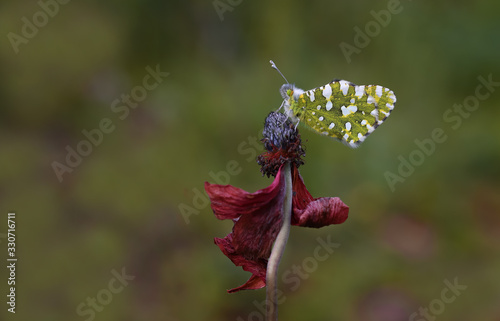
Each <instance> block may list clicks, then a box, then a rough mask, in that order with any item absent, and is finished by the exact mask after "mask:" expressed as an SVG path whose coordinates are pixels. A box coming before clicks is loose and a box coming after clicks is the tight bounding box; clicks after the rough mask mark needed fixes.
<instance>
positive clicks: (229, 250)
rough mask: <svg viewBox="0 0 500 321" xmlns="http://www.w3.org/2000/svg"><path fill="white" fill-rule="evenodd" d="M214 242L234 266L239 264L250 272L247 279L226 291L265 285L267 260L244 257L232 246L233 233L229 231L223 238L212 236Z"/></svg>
mask: <svg viewBox="0 0 500 321" xmlns="http://www.w3.org/2000/svg"><path fill="white" fill-rule="evenodd" d="M214 242H215V244H217V246H219V248H220V249H221V251H222V253H224V254H225V255H226V256H227V257H228V258H229V259H230V260H231V261H232V262H233V263H234V265H236V266H241V267H242V268H243V270H245V271H247V272H250V273H252V276H251V277H250V279H248V281H247V282H246V283H245V284H243V285H241V286H239V287H237V288H234V289H231V290H228V291H227V292H229V293H233V292H237V291H240V290H254V289H260V288H263V287H265V286H266V268H267V260H265V259H258V260H249V259H246V258H245V257H244V256H243V255H241V254H239V253H237V251H236V250H235V248H234V246H233V234H232V233H229V235H227V236H226V237H225V238H223V239H220V238H217V237H216V238H214Z"/></svg>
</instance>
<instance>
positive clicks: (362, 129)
mask: <svg viewBox="0 0 500 321" xmlns="http://www.w3.org/2000/svg"><path fill="white" fill-rule="evenodd" d="M293 89H295V95H294V94H293V93H294V91H293V90H291V91H289V99H290V100H289V109H290V112H291V114H293V116H294V118H296V119H298V120H300V122H303V123H305V124H306V125H307V126H309V127H311V128H312V129H314V130H316V131H318V132H319V133H321V134H323V135H327V136H330V137H333V138H336V139H339V140H341V141H342V142H344V143H345V144H346V145H348V146H350V147H353V148H355V147H358V146H359V144H361V143H362V142H363V141H364V140H365V138H366V137H367V136H368V135H369V134H371V133H372V132H373V131H374V130H375V128H377V127H378V126H379V125H380V124H382V123H383V122H384V120H385V119H386V118H387V117H388V116H389V114H390V113H391V111H392V110H393V109H394V104H395V103H396V96H395V95H394V92H393V91H392V90H390V89H388V88H385V87H382V86H378V85H366V86H357V85H355V84H353V83H351V82H348V81H345V80H334V81H332V82H331V83H329V84H327V85H325V86H321V87H318V88H315V89H311V90H308V91H304V92H302V91H301V90H300V89H298V88H293ZM297 92H299V93H298V94H297ZM294 98H295V99H294Z"/></svg>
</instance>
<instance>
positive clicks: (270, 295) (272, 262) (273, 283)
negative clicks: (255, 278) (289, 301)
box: [266, 162, 292, 321]
mask: <svg viewBox="0 0 500 321" xmlns="http://www.w3.org/2000/svg"><path fill="white" fill-rule="evenodd" d="M283 175H284V178H285V197H284V199H283V208H282V210H281V215H282V219H283V224H282V225H281V229H280V231H279V233H278V236H277V237H276V241H275V242H274V246H273V249H272V251H271V256H270V257H269V261H268V262H267V271H266V297H267V298H266V302H267V319H266V320H267V321H277V320H278V291H277V290H278V282H277V280H278V266H279V264H280V261H281V257H282V256H283V252H284V251H285V246H286V242H287V241H288V235H289V234H290V223H291V219H292V171H291V168H290V163H289V162H286V163H285V164H284V165H283Z"/></svg>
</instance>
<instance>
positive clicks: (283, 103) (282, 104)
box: [276, 100, 285, 112]
mask: <svg viewBox="0 0 500 321" xmlns="http://www.w3.org/2000/svg"><path fill="white" fill-rule="evenodd" d="M283 106H285V101H284V100H283V102H282V103H281V106H280V108H278V109H277V110H276V112H279V111H280V110H281V108H283Z"/></svg>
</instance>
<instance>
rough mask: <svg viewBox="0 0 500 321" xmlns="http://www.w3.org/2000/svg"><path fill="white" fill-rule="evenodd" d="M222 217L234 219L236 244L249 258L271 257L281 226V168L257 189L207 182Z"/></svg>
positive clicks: (282, 197) (282, 184) (211, 196)
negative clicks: (272, 179) (269, 181)
mask: <svg viewBox="0 0 500 321" xmlns="http://www.w3.org/2000/svg"><path fill="white" fill-rule="evenodd" d="M205 190H206V191H207V194H208V196H209V197H210V201H211V204H212V209H213V211H214V214H215V216H216V217H217V218H219V219H233V220H235V224H234V227H233V246H234V248H235V250H236V251H237V252H238V253H240V254H242V255H243V256H244V257H245V258H248V259H256V258H268V257H269V253H270V252H271V247H272V244H273V242H274V240H275V239H276V235H277V234H278V232H279V229H280V227H281V208H282V206H283V199H284V192H285V189H284V179H283V174H281V169H280V171H279V172H278V175H276V178H275V179H274V181H273V183H272V184H271V185H270V186H268V187H266V188H264V189H261V190H258V191H257V192H255V193H248V192H246V191H244V190H242V189H240V188H236V187H233V186H231V185H213V184H209V183H205Z"/></svg>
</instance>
